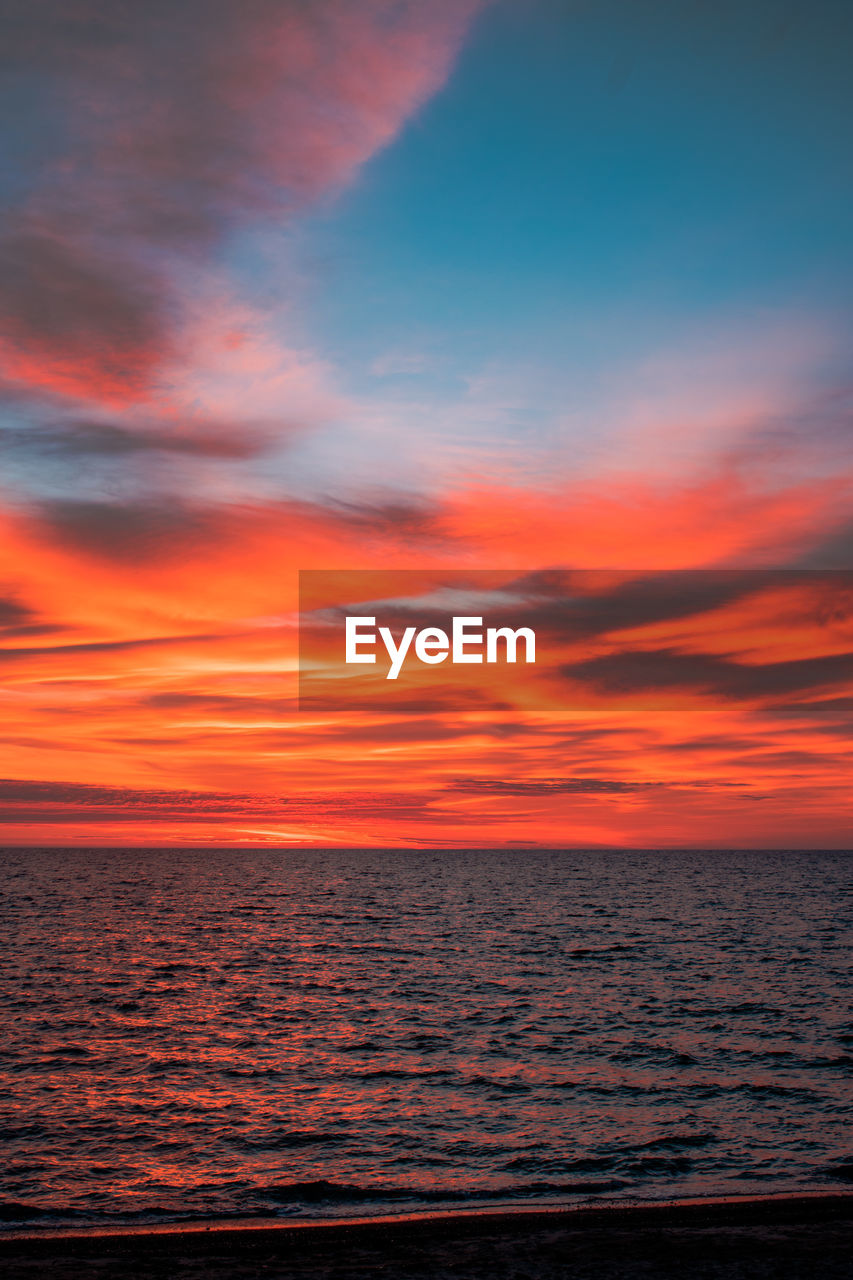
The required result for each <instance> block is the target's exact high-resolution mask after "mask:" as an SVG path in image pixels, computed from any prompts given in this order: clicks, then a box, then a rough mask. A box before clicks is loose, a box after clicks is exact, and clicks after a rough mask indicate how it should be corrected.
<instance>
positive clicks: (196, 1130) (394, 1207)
mask: <svg viewBox="0 0 853 1280" xmlns="http://www.w3.org/2000/svg"><path fill="white" fill-rule="evenodd" d="M851 869H853V855H851V854H850V853H845V852H790V851H788V852H785V851H778V852H777V851H761V852H755V851H752V852H733V851H718V850H704V851H689V852H687V851H673V850H668V851H660V850H644V851H636V850H635V851H630V852H625V851H608V850H590V851H577V850H556V849H555V850H544V849H515V850H507V849H478V850H471V849H465V850H401V849H358V850H352V849H350V850H340V849H322V850H321V849H310V850H309V849H262V850H258V849H239V850H235V849H227V850H226V849H189V848H180V849H178V848H175V849H126V848H125V849H102V848H98V849H95V848H92V849H86V848H75V849H14V850H12V849H9V850H5V851H4V852H3V854H2V874H0V885H2V893H0V935H2V936H0V991H2V1024H3V1031H2V1058H0V1145H2V1168H3V1185H2V1191H1V1192H0V1217H2V1225H3V1228H5V1229H12V1228H16V1229H20V1228H21V1227H26V1228H32V1227H61V1226H85V1225H92V1226H97V1225H114V1226H118V1225H124V1224H140V1223H143V1224H144V1223H154V1222H169V1221H182V1220H186V1219H200V1218H204V1219H219V1218H253V1217H257V1216H265V1217H279V1218H282V1219H285V1218H294V1217H297V1218H305V1217H310V1218H322V1217H326V1216H341V1215H345V1216H364V1215H366V1214H370V1215H376V1214H382V1213H391V1212H393V1213H400V1212H418V1211H421V1210H424V1209H430V1210H435V1209H437V1208H439V1207H444V1208H453V1207H468V1208H475V1209H476V1208H479V1207H481V1206H482V1207H487V1206H488V1207H495V1206H498V1205H519V1204H523V1205H527V1206H535V1205H538V1204H553V1203H561V1204H575V1203H577V1204H579V1203H582V1202H583V1203H587V1202H592V1203H599V1202H619V1201H622V1200H631V1201H636V1200H658V1201H660V1200H669V1199H673V1198H683V1197H693V1196H706V1195H710V1196H717V1195H737V1196H741V1195H754V1194H757V1193H762V1194H763V1193H773V1192H783V1193H795V1192H800V1191H804V1190H809V1191H821V1190H822V1191H831V1190H834V1189H838V1188H840V1187H847V1188H849V1187H850V1185H851V1182H853V1154H851V1149H850V1120H851V1110H853V1108H851V1103H853V1085H851V1066H853V1023H851V1008H850V997H851V981H850V942H851V927H850V926H851V897H850V882H851V877H850V873H851Z"/></svg>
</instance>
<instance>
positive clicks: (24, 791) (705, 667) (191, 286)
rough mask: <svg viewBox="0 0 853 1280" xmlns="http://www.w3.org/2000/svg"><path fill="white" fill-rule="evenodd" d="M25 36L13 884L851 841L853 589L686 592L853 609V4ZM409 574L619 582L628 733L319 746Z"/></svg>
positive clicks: (28, 2)
mask: <svg viewBox="0 0 853 1280" xmlns="http://www.w3.org/2000/svg"><path fill="white" fill-rule="evenodd" d="M0 14H2V39H0V50H2V51H1V52H0V62H2V72H3V74H2V98H3V106H4V109H5V116H6V127H5V128H4V130H3V144H2V147H3V150H2V157H1V158H0V166H2V168H0V195H2V201H3V217H2V229H1V230H0V396H2V414H0V455H2V463H0V467H2V470H0V546H1V547H2V569H0V645H2V649H1V650H0V658H2V673H3V680H2V688H0V698H2V708H3V715H4V730H3V741H4V761H3V765H2V770H0V773H2V779H3V781H2V782H0V808H1V809H2V817H3V823H4V828H3V830H4V838H5V840H6V841H7V842H8V843H11V844H79V843H87V844H89V843H91V844H128V845H134V844H146V843H156V844H169V843H189V844H213V843H222V844H229V845H231V844H233V845H246V844H248V845H258V844H264V843H273V844H283V845H288V844H311V843H318V844H331V845H345V844H380V845H398V844H400V845H441V846H444V845H448V846H453V845H489V844H493V843H499V844H504V843H516V844H519V845H523V844H525V843H530V844H536V843H543V844H549V845H558V844H567V845H603V846H609V845H638V846H643V847H647V846H662V845H682V844H683V845H702V846H724V845H725V846H733V845H734V846H752V845H757V846H778V845H780V844H781V845H784V846H790V847H796V846H812V845H819V846H833V847H835V846H844V845H847V844H848V843H849V840H850V812H851V806H850V782H851V769H850V745H851V727H852V724H851V720H852V717H851V712H853V679H851V669H850V663H849V661H848V659H849V655H850V652H851V649H853V628H851V622H850V619H851V613H852V612H853V610H852V609H851V600H853V590H851V580H850V579H845V578H844V576H843V575H838V574H836V575H835V577H829V576H828V575H819V574H818V575H811V576H810V575H809V574H804V573H800V574H798V575H789V576H788V577H782V578H780V579H778V580H777V579H774V578H773V576H772V575H765V576H764V577H760V576H759V577H757V578H756V579H755V580H754V584H753V587H752V588H751V589H750V590H749V591H746V590H743V589H741V588H740V587H738V588H737V589H735V588H732V589H728V588H726V589H722V588H720V589H719V590H717V589H715V590H713V591H707V590H705V588H703V589H702V590H699V589H695V590H693V589H692V588H691V585H690V584H691V582H692V581H693V579H692V578H691V575H690V574H689V573H688V574H685V575H684V576H683V577H681V578H679V579H678V580H677V581H679V582H681V583H682V587H683V590H681V589H679V591H677V592H674V593H670V595H669V596H666V597H665V599H664V600H663V602H661V600H660V599H658V600H657V604H656V605H655V607H654V608H650V607H646V605H644V600H645V601H646V602H647V601H648V595H647V593H646V594H644V587H643V582H644V581H645V580H646V578H645V575H648V574H649V573H650V572H651V571H656V570H663V569H677V570H683V571H688V570H698V569H701V570H708V569H714V570H721V569H724V570H741V569H761V570H768V569H797V570H820V569H826V570H830V569H832V570H844V569H853V442H851V403H853V393H851V386H853V356H852V355H851V341H850V340H851V333H853V304H851V299H853V250H851V238H850V226H851V195H853V153H852V152H851V148H850V124H851V120H853V82H851V77H850V66H851V59H853V6H851V5H850V4H849V3H845V2H844V0H810V3H805V0H749V3H744V2H743V0H713V2H712V0H576V2H573V0H495V2H493V3H488V2H486V0H483V2H479V0H145V3H140V2H139V0H0ZM401 568H405V569H413V570H429V571H438V570H441V569H453V570H454V571H460V570H462V571H474V570H478V569H494V570H499V571H501V572H502V573H505V574H506V575H507V581H512V582H514V583H516V584H518V583H524V584H527V587H525V588H524V590H527V589H528V588H529V589H530V591H531V592H532V595H530V596H527V597H525V598H526V599H527V600H528V603H530V601H531V600H533V601H534V603H535V598H538V597H536V592H537V591H538V590H539V587H537V586H536V584H537V583H538V584H539V586H541V583H542V581H549V579H547V577H546V578H542V576H541V575H542V573H543V571H546V570H553V569H561V568H562V569H579V570H602V569H607V570H618V571H620V572H619V573H618V574H614V575H609V576H608V575H606V574H605V575H603V576H601V577H600V578H598V579H595V578H588V579H586V580H585V581H587V583H588V584H592V585H591V586H590V587H589V589H590V590H591V591H592V592H593V594H594V595H596V598H597V599H598V601H599V604H600V605H601V608H600V609H599V611H598V613H597V614H596V617H597V618H598V621H597V622H596V624H595V625H594V626H593V625H592V624H589V625H588V626H587V627H586V630H585V631H584V632H583V643H582V644H580V647H578V648H576V650H575V651H574V653H573V660H574V661H575V663H576V664H578V665H577V670H578V671H580V670H581V669H582V670H583V672H584V673H585V675H586V676H587V677H588V679H589V681H590V682H591V688H593V694H592V695H591V696H590V699H589V701H588V702H587V703H586V704H585V705H580V704H579V705H576V706H573V707H567V706H565V705H564V706H562V707H560V706H558V705H557V704H556V702H555V705H554V706H549V705H543V704H542V703H541V702H540V703H536V702H535V700H530V699H520V700H519V701H518V702H517V703H516V702H514V701H513V699H512V697H510V696H501V693H500V690H497V689H496V692H495V696H494V700H493V702H492V703H491V704H490V703H489V702H488V701H483V700H480V701H478V702H477V703H476V705H474V704H472V705H469V706H466V705H465V704H464V703H462V704H459V703H454V702H453V699H448V698H442V697H440V696H438V695H437V697H436V701H435V705H434V707H426V706H423V705H418V706H416V707H415V706H413V707H412V708H410V709H409V710H408V711H407V710H406V709H405V707H389V706H388V705H386V704H384V703H377V704H376V705H375V706H373V705H372V704H371V703H370V702H369V701H367V702H365V704H364V706H363V707H361V708H359V709H357V710H352V709H350V710H337V709H336V708H335V707H334V706H331V707H329V708H323V707H319V708H317V709H315V710H313V711H312V710H308V709H306V708H305V707H304V706H303V708H302V709H301V710H300V709H299V706H298V704H297V699H296V666H297V589H298V588H297V583H298V572H299V570H300V569H335V570H343V569H361V570H375V571H380V570H387V569H401ZM537 574H538V575H540V576H539V577H538V578H537V576H536V575H537ZM696 579H697V581H702V582H703V583H706V584H707V583H708V582H712V583H713V582H719V581H724V582H729V581H730V579H728V578H725V577H724V578H723V579H717V578H715V577H714V576H713V575H711V576H710V577H709V576H708V575H705V576H704V577H703V576H702V575H696ZM561 581H562V582H563V583H564V585H565V582H567V581H569V580H568V579H561ZM731 581H733V579H731ZM530 584H533V586H532V587H531V586H530ZM656 599H657V597H656ZM667 601H668V603H667ZM531 607H532V606H531ZM637 655H640V656H641V658H642V661H643V663H645V664H646V665H645V666H644V670H645V671H646V677H645V679H646V680H647V684H651V685H653V684H654V683H655V681H657V682H658V683H660V684H662V685H664V686H665V687H666V689H667V690H668V691H669V692H668V696H667V697H665V698H663V699H658V701H657V703H656V704H655V705H652V703H653V702H654V699H652V700H651V702H649V701H648V700H647V701H646V703H644V702H643V699H642V698H641V699H639V701H637V702H632V701H631V700H630V699H627V700H626V699H625V698H609V697H608V688H610V689H611V692H612V688H613V687H614V686H613V684H612V681H611V685H608V679H610V678H611V676H612V674H613V671H614V670H616V669H621V668H620V667H619V664H620V662H623V661H624V660H625V659H626V656H630V657H631V660H632V661H634V662H636V660H637ZM608 664H609V665H608ZM649 673H651V674H649ZM616 685H617V686H618V681H616ZM673 688H677V690H678V697H672V696H671V691H672V689H673ZM580 702H581V703H583V699H581V700H580Z"/></svg>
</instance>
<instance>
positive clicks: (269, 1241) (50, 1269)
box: [0, 1192, 853, 1280]
mask: <svg viewBox="0 0 853 1280" xmlns="http://www.w3.org/2000/svg"><path fill="white" fill-rule="evenodd" d="M851 1259H853V1192H850V1193H827V1194H824V1193H812V1194H803V1195H797V1196H763V1197H749V1198H747V1197H744V1198H742V1199H741V1198H725V1199H711V1198H709V1199H703V1200H692V1201H677V1202H667V1203H664V1204H649V1203H636V1202H635V1203H631V1204H620V1203H612V1204H609V1205H606V1206H600V1205H596V1206H594V1207H589V1206H584V1207H580V1208H566V1207H553V1208H536V1209H529V1208H528V1209H524V1208H517V1209H516V1208H511V1209H503V1210H499V1211H496V1210H488V1211H482V1210H478V1211H476V1212H471V1211H469V1212H458V1213H433V1214H424V1213H418V1214H395V1215H392V1216H388V1217H376V1218H357V1219H346V1220H340V1219H336V1220H332V1221H329V1220H326V1221H322V1222H318V1221H316V1220H314V1221H301V1222H293V1221H285V1222H283V1221H281V1220H272V1221H271V1220H268V1219H263V1220H250V1221H247V1222H246V1221H244V1222H240V1223H234V1222H233V1221H226V1222H222V1221H217V1222H194V1223H185V1224H180V1225H175V1224H168V1225H159V1226H148V1227H131V1228H127V1229H124V1230H113V1229H109V1230H100V1229H98V1230H96V1229H89V1230H85V1229H81V1230H75V1231H64V1232H50V1231H42V1232H36V1231H30V1232H27V1233H23V1232H16V1233H8V1234H6V1235H4V1236H0V1269H2V1271H3V1274H4V1275H5V1276H7V1277H8V1278H9V1280H18V1277H27V1278H28V1280H34V1278H35V1277H41V1276H49V1277H51V1280H71V1278H72V1277H73V1278H74V1280H77V1277H81V1278H83V1280H87V1278H88V1277H92V1278H93V1280H94V1278H95V1277H98V1278H99V1280H113V1278H115V1280H118V1277H129V1278H130V1280H143V1277H144V1278H145V1280H148V1278H149V1277H153V1278H158V1280H159V1278H160V1277H163V1278H164V1280H165V1277H169V1280H172V1278H173V1277H178V1278H180V1280H208V1278H210V1280H225V1278H226V1277H228V1278H229V1280H261V1277H271V1276H279V1277H294V1278H297V1277H298V1278H300V1280H320V1278H321V1277H322V1278H323V1280H332V1278H334V1280H368V1277H372V1276H379V1277H388V1280H450V1278H451V1277H471V1278H472V1280H491V1278H492V1277H503V1278H506V1280H510V1278H512V1280H527V1278H529V1280H557V1277H576V1278H577V1280H586V1277H589V1280H593V1278H594V1277H595V1278H597V1280H609V1278H610V1277H628V1278H629V1280H630V1278H631V1277H646V1276H672V1277H675V1276H679V1277H682V1276H690V1277H693V1276H698V1277H744V1280H746V1277H749V1278H750V1280H762V1278H763V1277H768V1280H769V1278H770V1277H785V1278H786V1280H790V1278H794V1280H798V1278H799V1277H802V1280H806V1278H807V1277H808V1280H814V1278H815V1275H818V1276H819V1280H836V1277H837V1280H842V1278H843V1280H849V1277H850V1275H851V1273H853V1263H851Z"/></svg>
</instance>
